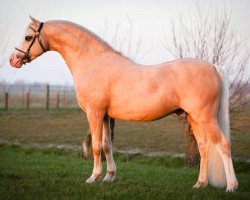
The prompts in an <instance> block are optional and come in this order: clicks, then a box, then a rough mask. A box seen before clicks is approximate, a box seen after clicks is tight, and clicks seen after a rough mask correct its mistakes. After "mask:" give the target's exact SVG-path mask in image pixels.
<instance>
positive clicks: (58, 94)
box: [56, 92, 60, 109]
mask: <svg viewBox="0 0 250 200" xmlns="http://www.w3.org/2000/svg"><path fill="white" fill-rule="evenodd" d="M59 101H60V93H59V92H57V93H56V109H59Z"/></svg>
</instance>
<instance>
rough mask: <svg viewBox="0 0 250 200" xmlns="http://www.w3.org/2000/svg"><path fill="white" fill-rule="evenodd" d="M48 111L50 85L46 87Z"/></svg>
mask: <svg viewBox="0 0 250 200" xmlns="http://www.w3.org/2000/svg"><path fill="white" fill-rule="evenodd" d="M46 110H49V85H46Z"/></svg>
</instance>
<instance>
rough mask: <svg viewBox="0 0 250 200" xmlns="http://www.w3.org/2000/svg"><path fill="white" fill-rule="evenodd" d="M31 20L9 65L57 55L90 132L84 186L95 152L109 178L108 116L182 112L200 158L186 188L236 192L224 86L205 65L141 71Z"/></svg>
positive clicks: (74, 28)
mask: <svg viewBox="0 0 250 200" xmlns="http://www.w3.org/2000/svg"><path fill="white" fill-rule="evenodd" d="M31 20H32V22H31V23H30V24H29V25H28V27H27V29H26V31H25V35H24V40H23V41H22V43H21V44H20V45H19V47H18V48H16V50H15V51H14V52H13V53H12V54H11V56H10V64H11V66H13V67H16V68H20V67H21V66H22V65H23V64H25V63H27V62H30V61H32V60H34V59H35V58H37V57H38V56H40V55H42V54H43V53H44V52H46V51H57V52H59V53H60V54H61V55H62V57H63V58H64V60H65V62H66V64H67V65H68V67H69V69H70V71H71V73H72V76H73V79H74V85H75V91H76V96H77V100H78V103H79V106H80V107H81V109H82V110H83V111H84V112H86V114H87V119H88V121H89V125H90V129H91V135H92V147H93V155H94V168H93V173H92V175H91V176H90V177H89V178H88V179H87V181H86V183H93V182H95V181H96V180H97V179H98V178H100V176H101V174H102V164H101V154H100V152H101V149H102V148H103V150H104V152H105V156H106V162H107V174H106V176H105V177H104V179H103V181H104V182H111V181H113V180H114V178H115V175H116V165H115V162H114V159H113V155H112V144H111V138H110V126H109V124H110V123H109V121H110V117H112V118H117V119H123V120H133V121H152V120H157V119H160V118H163V117H165V116H167V115H170V114H171V113H174V112H177V111H179V110H180V109H181V110H183V111H185V112H186V113H187V114H188V120H189V122H190V123H191V125H192V128H193V130H194V134H195V138H196V140H197V143H198V146H199V151H200V155H201V162H200V174H199V177H198V181H197V183H196V184H195V185H194V188H201V187H205V186H206V185H207V183H208V181H209V182H210V183H211V184H212V185H214V186H217V187H224V186H227V189H226V191H234V190H236V188H237V186H238V182H237V179H236V176H235V173H234V169H233V164H232V159H231V150H230V143H229V119H228V118H229V116H228V86H227V84H225V81H224V80H223V78H221V77H220V75H219V74H218V72H217V71H216V69H215V68H214V67H213V65H211V64H209V63H207V62H205V61H202V60H197V59H181V60H175V61H172V62H167V63H163V64H159V65H155V66H142V65H139V64H136V63H134V62H133V61H131V60H129V59H128V58H126V57H124V56H122V55H121V54H120V53H118V52H116V51H114V50H113V49H112V48H111V47H110V46H109V45H108V44H107V43H106V42H104V41H103V40H102V39H100V38H99V37H98V36H96V35H95V34H94V33H92V32H90V31H89V30H87V29H86V28H84V27H82V26H80V25H77V24H74V23H71V22H67V21H47V22H45V23H42V22H39V21H38V20H36V19H34V18H32V17H31Z"/></svg>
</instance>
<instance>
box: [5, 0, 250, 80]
mask: <svg viewBox="0 0 250 200" xmlns="http://www.w3.org/2000/svg"><path fill="white" fill-rule="evenodd" d="M196 2H197V3H198V4H199V6H200V7H201V9H204V10H205V9H206V8H209V7H214V6H217V7H218V8H219V9H220V8H224V7H225V8H226V9H228V11H229V12H230V9H231V10H232V23H233V24H234V25H235V27H236V30H237V31H238V32H239V33H240V34H242V36H243V37H248V36H250V23H249V19H250V12H249V10H250V1H249V0H237V1H234V0H206V1H205V0H200V1H198V0H174V1H170V0H134V1H133V0H126V1H122V0H105V1H97V0H91V1H89V0H53V1H52V0H36V1H34V0H15V1H10V0H0V5H1V6H0V26H1V29H2V28H4V27H6V26H8V29H7V35H8V39H9V44H8V47H7V49H6V54H8V55H9V53H10V52H11V51H12V50H13V48H14V46H15V45H18V42H19V41H20V39H21V37H22V35H23V32H24V29H25V27H26V25H27V24H28V23H29V21H30V20H29V17H28V15H29V14H30V15H32V16H33V17H35V18H37V19H39V20H41V21H46V20H53V19H62V20H69V21H73V22H75V23H79V24H81V25H83V26H85V27H87V28H89V29H90V30H92V31H93V32H95V33H97V34H98V35H100V36H101V37H103V36H104V35H105V34H104V33H105V30H106V29H108V32H112V31H113V30H114V28H115V27H116V26H117V25H118V26H119V30H120V31H119V32H120V34H121V35H122V34H124V33H126V31H127V30H128V29H129V21H128V17H129V19H130V20H131V23H132V25H133V41H132V43H133V44H134V45H136V44H137V43H138V40H141V43H142V46H141V48H140V51H139V54H141V55H144V53H145V52H147V54H145V55H144V57H143V59H142V58H140V56H139V58H140V59H138V60H136V61H137V62H139V63H142V64H157V63H161V62H164V61H167V60H171V59H172V58H171V56H170V55H169V53H168V52H167V51H166V50H165V49H164V47H163V42H164V31H163V30H165V31H168V30H169V29H170V22H171V20H173V21H175V20H177V19H178V17H179V16H180V15H182V16H188V15H190V14H191V13H192V12H194V10H195V8H196ZM105 27H108V28H105ZM106 32H107V31H106ZM121 37H124V36H121ZM247 42H248V44H250V41H249V39H248V40H247ZM149 49H150V51H149V52H148V50H149ZM141 57H142V56H141ZM21 79H22V80H25V81H26V82H46V83H54V84H72V78H71V75H70V73H69V70H68V68H67V66H66V65H65V63H64V61H63V59H62V58H61V57H60V55H59V54H57V53H56V52H48V53H46V54H44V55H43V56H41V57H39V58H37V59H36V60H34V61H33V62H32V63H30V64H28V65H26V66H24V67H22V68H21V69H19V70H17V69H14V68H11V67H10V66H9V64H8V62H6V64H5V65H4V66H3V67H2V68H1V69H0V81H1V80H5V81H7V82H15V81H17V80H21Z"/></svg>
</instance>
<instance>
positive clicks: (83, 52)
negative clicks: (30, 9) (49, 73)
mask: <svg viewBox="0 0 250 200" xmlns="http://www.w3.org/2000/svg"><path fill="white" fill-rule="evenodd" d="M46 24H47V25H46V26H47V28H46V29H45V30H46V31H45V35H46V37H47V40H48V43H49V46H50V50H54V51H57V52H59V53H60V54H61V55H62V57H63V58H64V60H65V62H66V64H67V65H68V67H69V69H70V71H71V72H72V73H73V71H74V68H75V67H77V66H79V65H81V67H84V66H82V65H84V63H83V62H84V61H87V60H89V58H93V56H94V57H95V58H96V59H97V58H99V57H100V55H101V54H102V53H105V52H113V50H112V48H111V47H110V46H109V45H108V44H107V43H105V42H104V41H102V40H101V39H100V38H98V36H96V35H94V34H93V33H91V32H90V31H88V30H87V29H84V28H83V27H81V26H78V25H76V24H73V23H70V22H60V21H58V22H57V21H51V22H47V23H46Z"/></svg>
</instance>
